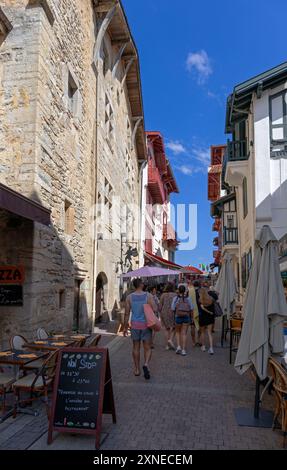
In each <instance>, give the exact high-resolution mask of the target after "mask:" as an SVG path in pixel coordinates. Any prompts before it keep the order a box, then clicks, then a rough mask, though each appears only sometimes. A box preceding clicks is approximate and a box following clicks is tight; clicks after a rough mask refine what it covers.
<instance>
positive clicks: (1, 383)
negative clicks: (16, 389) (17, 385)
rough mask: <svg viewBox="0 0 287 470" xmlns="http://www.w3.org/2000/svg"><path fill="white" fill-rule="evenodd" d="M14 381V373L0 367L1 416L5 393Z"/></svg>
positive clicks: (4, 405) (3, 411)
mask: <svg viewBox="0 0 287 470" xmlns="http://www.w3.org/2000/svg"><path fill="white" fill-rule="evenodd" d="M14 382H15V378H14V375H13V374H12V373H11V372H5V371H4V370H3V369H2V367H0V395H1V397H2V406H1V415H2V416H3V415H4V413H5V408H6V394H7V392H8V391H9V390H10V389H11V386H12V384H13V383H14ZM1 415H0V419H1Z"/></svg>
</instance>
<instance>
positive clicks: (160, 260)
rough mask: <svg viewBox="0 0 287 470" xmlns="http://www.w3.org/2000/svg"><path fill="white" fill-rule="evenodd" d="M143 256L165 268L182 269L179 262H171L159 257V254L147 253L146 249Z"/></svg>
mask: <svg viewBox="0 0 287 470" xmlns="http://www.w3.org/2000/svg"><path fill="white" fill-rule="evenodd" d="M145 257H146V258H147V259H148V260H149V261H152V262H153V263H154V264H157V265H160V266H164V267H166V268H170V269H182V266H180V265H179V264H175V263H172V262H171V261H168V260H166V259H163V258H161V257H160V256H156V255H153V254H152V253H148V252H147V251H146V252H145Z"/></svg>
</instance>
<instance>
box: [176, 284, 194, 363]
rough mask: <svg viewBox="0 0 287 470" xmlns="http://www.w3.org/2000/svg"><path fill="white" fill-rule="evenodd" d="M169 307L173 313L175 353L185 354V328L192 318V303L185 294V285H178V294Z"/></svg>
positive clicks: (186, 328)
mask: <svg viewBox="0 0 287 470" xmlns="http://www.w3.org/2000/svg"><path fill="white" fill-rule="evenodd" d="M171 308H172V310H173V311H174V314H175V333H176V341H177V348H176V354H181V355H182V356H186V339H187V330H188V326H189V325H190V323H191V320H192V315H193V305H192V302H191V300H190V298H189V297H188V296H187V295H186V288H185V286H183V285H181V286H179V288H178V295H177V296H176V297H175V298H174V299H173V302H172V307H171Z"/></svg>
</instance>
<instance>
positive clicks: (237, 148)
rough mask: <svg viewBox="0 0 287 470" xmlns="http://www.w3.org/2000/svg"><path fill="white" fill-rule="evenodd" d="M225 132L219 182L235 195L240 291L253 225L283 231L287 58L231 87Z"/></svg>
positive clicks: (286, 226) (286, 217) (286, 216)
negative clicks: (226, 137)
mask: <svg viewBox="0 0 287 470" xmlns="http://www.w3.org/2000/svg"><path fill="white" fill-rule="evenodd" d="M226 133H228V134H230V133H231V134H232V140H230V141H228V147H227V153H226V158H225V162H224V170H223V183H224V184H226V183H227V185H228V186H227V188H228V193H229V194H234V196H235V197H234V200H235V205H236V206H235V207H236V224H237V225H238V245H237V246H236V247H234V248H235V250H234V258H235V259H236V263H238V266H237V271H238V283H239V286H240V288H241V291H242V290H244V289H245V287H246V284H247V280H248V276H249V272H250V269H251V265H252V259H253V254H254V243H255V238H256V234H257V233H258V231H259V230H260V229H261V228H262V227H263V225H269V226H270V227H271V229H272V230H273V232H274V234H275V236H276V237H277V238H278V240H281V239H282V238H284V237H285V236H286V234H287V63H284V64H282V65H280V66H278V67H275V68H273V69H271V70H268V71H267V72H264V73H262V74H260V75H258V76H256V77H254V78H252V79H250V80H248V81H246V82H244V83H242V84H240V85H237V86H236V87H235V88H234V91H233V94H232V95H231V96H230V97H229V98H228V102H227V119H226ZM233 208H234V207H233ZM282 271H283V265H282Z"/></svg>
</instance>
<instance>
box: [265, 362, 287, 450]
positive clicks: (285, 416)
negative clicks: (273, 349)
mask: <svg viewBox="0 0 287 470" xmlns="http://www.w3.org/2000/svg"><path fill="white" fill-rule="evenodd" d="M269 368H270V371H271V376H272V378H273V388H274V391H275V399H276V402H275V412H274V419H273V426H272V429H273V430H274V429H275V426H276V422H277V420H278V418H279V416H280V415H281V429H282V432H283V448H285V446H286V441H287V372H286V371H285V370H284V369H283V367H282V366H281V365H280V364H279V363H278V362H277V361H276V360H275V359H273V358H270V359H269Z"/></svg>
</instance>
